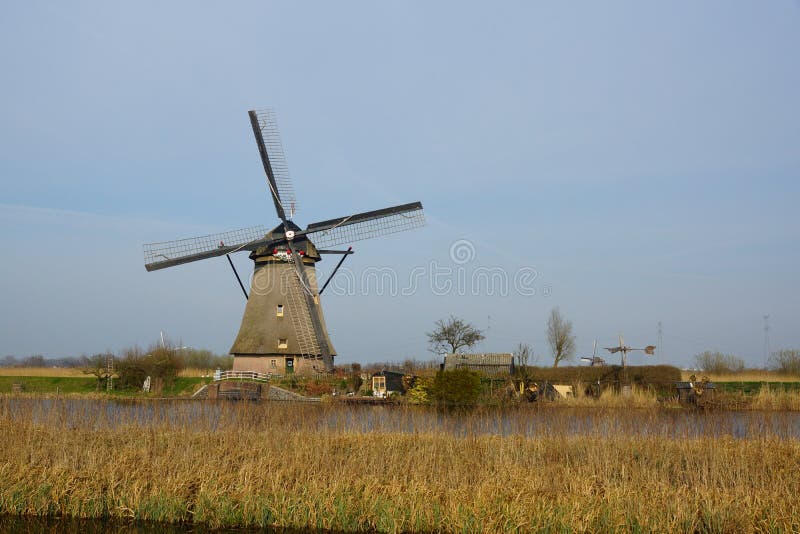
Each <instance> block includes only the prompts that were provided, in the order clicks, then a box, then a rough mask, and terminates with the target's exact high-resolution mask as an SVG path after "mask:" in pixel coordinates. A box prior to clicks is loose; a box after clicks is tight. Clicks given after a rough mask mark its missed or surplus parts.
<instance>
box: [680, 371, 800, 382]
mask: <svg viewBox="0 0 800 534" xmlns="http://www.w3.org/2000/svg"><path fill="white" fill-rule="evenodd" d="M692 375H694V376H695V377H696V378H698V379H699V378H702V377H703V376H708V377H709V378H710V379H711V380H712V381H714V382H800V376H797V375H792V374H787V373H781V372H778V371H766V370H763V369H745V370H744V371H741V372H739V373H705V372H703V371H681V379H682V380H684V381H689V378H690V377H691V376H692Z"/></svg>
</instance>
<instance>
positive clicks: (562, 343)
mask: <svg viewBox="0 0 800 534" xmlns="http://www.w3.org/2000/svg"><path fill="white" fill-rule="evenodd" d="M547 342H548V343H549V344H550V348H551V349H552V350H553V367H558V364H559V363H561V362H562V361H564V360H571V359H572V357H573V356H574V355H575V336H573V335H572V321H567V320H566V319H564V318H563V317H562V316H561V311H559V309H558V307H556V308H553V309H552V310H550V318H549V319H548V320H547Z"/></svg>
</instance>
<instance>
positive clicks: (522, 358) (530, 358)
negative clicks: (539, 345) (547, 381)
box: [514, 343, 539, 372]
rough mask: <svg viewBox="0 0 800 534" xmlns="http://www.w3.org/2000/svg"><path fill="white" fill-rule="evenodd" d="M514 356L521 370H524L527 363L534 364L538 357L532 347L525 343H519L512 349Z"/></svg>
mask: <svg viewBox="0 0 800 534" xmlns="http://www.w3.org/2000/svg"><path fill="white" fill-rule="evenodd" d="M514 357H516V358H517V365H518V366H519V368H520V370H521V371H522V372H525V368H527V367H528V365H536V361H537V360H538V359H539V358H538V356H536V354H534V352H533V348H532V347H531V346H530V345H528V344H527V343H520V344H519V345H517V348H516V350H515V351H514Z"/></svg>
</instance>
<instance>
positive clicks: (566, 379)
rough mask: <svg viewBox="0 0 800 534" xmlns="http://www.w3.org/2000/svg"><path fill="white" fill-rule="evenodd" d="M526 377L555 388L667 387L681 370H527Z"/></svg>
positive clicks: (657, 367)
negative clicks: (599, 384) (628, 384)
mask: <svg viewBox="0 0 800 534" xmlns="http://www.w3.org/2000/svg"><path fill="white" fill-rule="evenodd" d="M528 376H530V377H531V378H533V379H534V380H535V381H547V382H550V383H555V384H574V383H576V382H582V383H584V384H590V383H591V384H594V383H596V382H597V381H598V380H599V381H600V382H602V383H608V382H620V381H632V382H634V383H635V384H637V385H641V386H645V385H653V384H655V385H662V384H663V385H669V386H670V387H671V386H672V383H673V382H678V381H679V380H680V379H681V370H680V369H678V368H677V367H673V366H671V365H630V366H628V367H627V368H626V369H624V370H623V368H622V367H620V366H618V365H601V366H595V367H589V366H572V367H556V368H553V367H530V368H528Z"/></svg>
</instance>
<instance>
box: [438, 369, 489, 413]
mask: <svg viewBox="0 0 800 534" xmlns="http://www.w3.org/2000/svg"><path fill="white" fill-rule="evenodd" d="M430 393H431V396H432V397H433V400H434V401H435V402H436V404H438V405H440V406H472V405H474V404H475V403H476V402H477V401H478V398H479V397H480V395H481V375H480V374H478V373H476V372H475V371H470V370H469V369H453V370H452V371H441V372H439V373H437V374H436V377H435V378H434V379H433V385H432V387H431V390H430Z"/></svg>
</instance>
